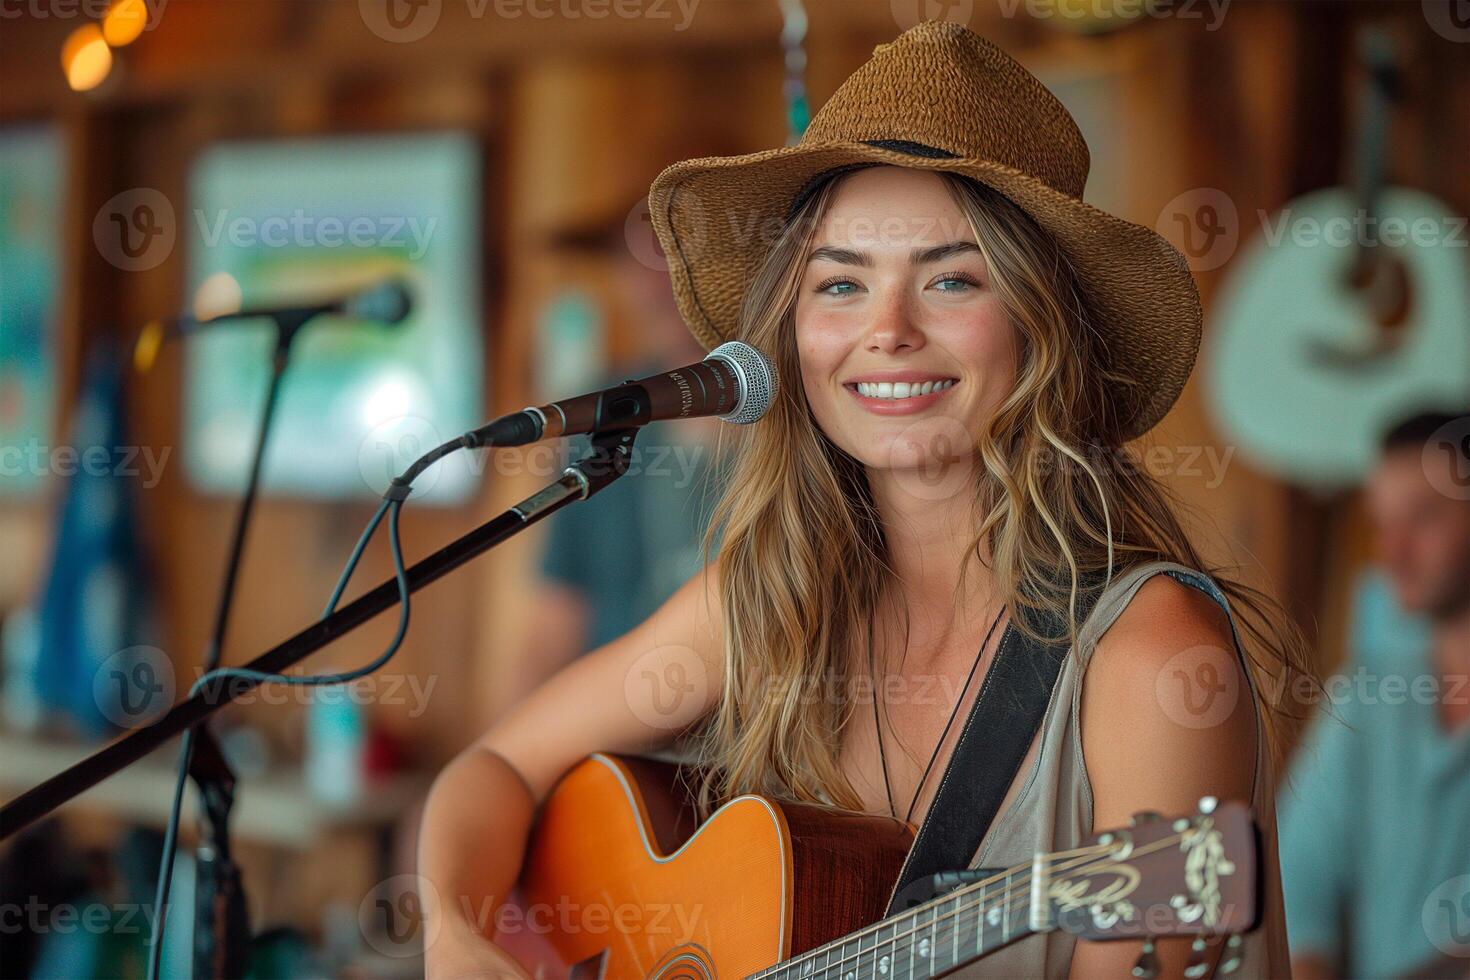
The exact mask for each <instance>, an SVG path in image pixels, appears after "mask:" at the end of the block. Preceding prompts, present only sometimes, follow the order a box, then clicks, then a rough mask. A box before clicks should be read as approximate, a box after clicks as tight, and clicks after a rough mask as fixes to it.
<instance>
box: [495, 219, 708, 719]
mask: <svg viewBox="0 0 1470 980" xmlns="http://www.w3.org/2000/svg"><path fill="white" fill-rule="evenodd" d="M640 219H641V220H640ZM552 244H553V246H554V247H556V248H557V249H558V250H559V251H561V252H562V253H563V254H566V255H568V256H581V257H589V256H590V257H596V258H600V259H605V260H607V262H608V263H610V266H611V272H612V279H613V292H614V294H615V295H614V300H615V302H616V303H617V304H618V306H619V307H621V308H622V311H623V313H624V319H625V320H626V322H627V323H628V325H629V327H630V329H629V330H628V336H627V343H626V344H624V345H620V349H621V351H622V354H621V356H619V357H618V358H616V359H615V362H614V363H613V364H611V365H609V366H608V375H607V376H606V377H604V378H602V379H600V380H599V381H597V382H595V383H594V384H593V385H592V387H605V386H608V385H613V384H617V383H620V382H622V381H626V380H630V379H637V378H643V377H648V376H650V375H653V374H657V373H659V372H661V371H665V370H668V369H670V368H675V367H681V366H683V365H686V364H691V363H693V362H695V361H699V360H702V359H703V358H704V356H705V353H706V352H705V351H704V349H703V348H701V347H700V346H699V344H698V342H696V341H695V340H694V339H693V337H691V336H690V334H689V330H688V328H687V327H685V326H684V323H683V320H682V319H681V318H680V316H679V310H678V307H677V306H675V304H674V295H673V289H672V288H671V286H670V284H669V276H668V271H667V265H666V263H665V262H664V261H663V259H662V255H661V253H660V252H659V251H658V247H657V239H656V238H655V237H654V234H653V231H652V225H651V224H649V222H648V221H647V203H646V201H645V202H644V203H643V205H642V207H641V209H640V208H635V209H634V210H633V212H632V213H631V214H630V213H628V212H626V211H619V212H614V213H607V214H603V215H601V216H598V217H596V218H594V219H593V220H591V221H588V222H586V223H584V224H580V225H576V226H573V227H569V228H564V229H562V230H561V231H559V232H558V233H557V234H555V235H554V236H553V237H552ZM589 390H590V389H589ZM544 394H546V395H547V396H548V397H552V398H555V397H562V396H567V395H573V394H579V392H573V391H561V392H546V393H544ZM719 425H720V423H719V422H718V421H716V420H714V419H686V420H680V421H678V422H661V423H656V424H654V425H650V426H648V427H647V428H645V429H644V430H643V431H642V432H640V433H639V435H638V441H637V443H636V444H635V455H634V461H633V465H632V467H631V468H630V470H629V472H628V473H627V475H625V476H623V477H620V478H619V479H618V481H617V482H616V483H614V484H613V485H612V486H610V487H608V488H607V489H606V490H603V491H602V492H601V493H599V494H598V495H597V496H596V497H593V498H592V499H590V500H588V501H586V502H585V503H580V504H575V505H573V506H571V507H568V508H566V509H565V510H562V511H559V512H558V513H556V514H555V515H553V516H552V517H550V518H549V519H548V522H547V523H548V525H549V531H548V534H547V536H546V539H545V545H544V549H545V550H544V551H543V553H542V558H541V562H540V569H539V571H540V576H539V581H538V582H537V583H536V584H534V585H533V586H532V587H531V595H530V599H529V602H530V615H529V617H528V619H529V621H528V623H527V630H526V633H525V636H526V641H525V644H524V646H523V647H522V649H520V650H517V651H515V652H514V662H513V663H511V664H508V665H507V668H508V669H507V670H506V671H505V673H504V675H503V677H504V678H505V679H504V681H503V683H502V684H500V685H499V692H498V695H499V697H498V701H499V703H500V704H501V705H502V706H503V707H509V706H510V705H513V704H515V703H516V702H517V701H518V700H520V699H521V698H523V697H525V696H526V695H527V694H529V693H530V692H531V691H533V690H535V688H536V687H538V686H539V685H540V684H541V683H542V682H543V681H545V680H546V679H547V678H549V677H550V676H551V675H552V674H554V673H556V671H558V670H559V669H561V668H562V667H564V666H566V665H567V664H568V663H570V662H571V661H572V660H573V659H575V658H576V657H578V656H580V655H582V654H583V653H586V652H588V651H590V650H593V649H595V648H597V647H599V646H601V645H602V644H604V643H606V642H608V641H609V640H612V639H615V638H616V637H618V636H621V635H622V634H624V633H626V632H628V631H629V630H630V629H632V628H633V627H634V626H637V625H638V624H639V623H641V622H643V620H645V619H647V618H648V616H649V615H651V614H652V613H653V612H654V610H656V609H657V608H658V607H659V606H660V605H662V604H663V602H664V600H665V599H667V598H668V597H669V596H670V595H672V594H673V593H674V591H675V590H676V589H678V587H679V586H681V585H683V584H684V582H686V581H688V579H689V578H690V576H692V575H693V574H694V573H695V572H697V571H698V570H699V569H700V567H701V566H702V565H703V563H704V562H703V559H704V552H703V537H704V532H705V528H706V526H707V524H708V521H709V515H710V511H711V505H712V504H713V500H714V496H715V493H714V488H713V486H711V483H710V480H709V477H708V474H709V472H710V470H711V469H712V466H711V462H712V459H711V457H712V456H713V454H714V447H715V443H716V440H717V435H718V432H717V428H718V426H719ZM587 448H588V443H587V440H585V439H579V440H576V441H575V442H574V444H573V445H572V447H571V450H572V457H571V458H573V459H575V458H578V457H580V455H581V454H582V452H584V451H585V450H586V449H587Z"/></svg>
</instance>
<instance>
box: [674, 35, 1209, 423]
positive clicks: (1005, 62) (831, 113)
mask: <svg viewBox="0 0 1470 980" xmlns="http://www.w3.org/2000/svg"><path fill="white" fill-rule="evenodd" d="M883 164H887V165H892V166H898V167H909V168H913V169H916V170H936V171H950V172H953V173H958V174H962V175H964V176H966V177H970V178H973V179H974V180H977V181H979V182H981V183H983V184H986V185H988V186H990V187H992V188H994V189H995V190H997V191H999V192H1000V193H1002V194H1004V195H1005V196H1006V197H1008V198H1010V200H1012V201H1014V202H1015V203H1016V204H1017V205H1018V206H1020V207H1021V208H1022V209H1023V210H1025V211H1026V213H1027V214H1029V215H1030V216H1031V217H1032V218H1033V219H1034V220H1035V221H1036V222H1037V224H1039V225H1040V226H1041V227H1042V228H1044V229H1046V230H1047V231H1048V232H1050V233H1051V234H1052V235H1053V236H1054V237H1055V238H1056V239H1057V241H1058V242H1059V243H1060V245H1061V247H1062V249H1063V251H1064V252H1065V253H1066V255H1067V256H1068V258H1069V259H1070V260H1071V262H1072V264H1073V265H1074V266H1075V268H1076V271H1077V273H1078V275H1079V277H1080V279H1081V286H1082V289H1083V290H1084V293H1085V296H1086V299H1087V301H1088V305H1089V306H1090V308H1091V309H1092V311H1093V313H1094V316H1095V318H1096V325H1097V327H1098V329H1099V330H1100V331H1101V333H1102V336H1103V337H1104V338H1105V341H1106V357H1107V359H1108V362H1109V366H1110V367H1111V368H1112V369H1113V370H1114V371H1117V372H1119V373H1121V374H1123V375H1124V376H1125V377H1128V378H1131V379H1133V380H1134V381H1135V382H1136V384H1133V385H1128V386H1125V387H1123V388H1122V389H1121V390H1120V391H1119V392H1118V401H1117V403H1116V406H1117V409H1118V417H1119V419H1120V420H1121V423H1122V429H1123V435H1124V436H1125V437H1126V438H1133V437H1135V436H1138V435H1142V434H1143V433H1144V432H1147V431H1148V430H1149V429H1150V428H1152V427H1153V426H1154V424H1155V423H1156V422H1158V421H1159V419H1160V418H1162V417H1163V416H1164V413H1165V412H1167V411H1168V410H1169V406H1171V405H1173V404H1174V400H1175V399H1176V398H1177V397H1178V396H1179V392H1180V390H1181V389H1182V388H1183V387H1184V382H1185V380H1186V379H1187V378H1188V377H1189V372H1190V368H1191V367H1192V366H1193V364H1194V358H1195V354H1196V352H1197V351H1198V349H1199V340H1200V319H1201V314H1200V302H1199V293H1198V291H1197V290H1196V288H1195V284H1194V280H1193V279H1192V278H1191V277H1190V274H1189V268H1188V266H1187V265H1186V264H1185V261H1184V258H1183V257H1182V256H1181V255H1180V254H1179V253H1178V252H1177V251H1175V250H1174V248H1173V247H1172V246H1171V245H1170V244H1169V243H1168V242H1166V241H1165V240H1164V239H1163V238H1162V237H1160V236H1159V235H1157V234H1155V233H1154V232H1153V231H1151V230H1150V229H1147V228H1144V227H1142V226H1140V225H1135V224H1132V223H1130V222H1127V221H1123V220H1122V219H1120V218H1115V217H1113V216H1112V215H1110V214H1107V213H1105V212H1103V211H1099V210H1097V209H1096V208H1094V207H1092V206H1091V205H1088V204H1084V203H1083V202H1082V189H1083V186H1084V185H1085V184H1086V183H1087V167H1088V152H1087V144H1086V143H1085V142H1084V141H1083V139H1082V134H1081V132H1080V131H1079V130H1078V129H1077V124H1076V123H1075V122H1074V121H1073V120H1072V117H1071V116H1070V115H1069V114H1068V113H1067V110H1066V109H1065V108H1063V107H1062V104H1061V103H1060V102H1058V101H1057V99H1056V97H1055V96H1053V95H1052V94H1051V93H1050V92H1049V91H1047V89H1046V88H1045V86H1043V85H1042V84H1041V82H1039V81H1037V79H1036V78H1035V77H1034V76H1033V75H1031V74H1030V73H1029V72H1027V71H1026V70H1025V69H1024V68H1022V67H1021V66H1020V65H1018V64H1017V63H1016V62H1015V61H1013V60H1012V59H1011V58H1010V57H1008V56H1007V55H1006V54H1004V53H1003V52H1002V51H1001V50H1000V49H999V48H997V47H995V46H994V45H993V44H991V43H990V42H988V41H986V40H984V39H983V38H981V37H979V36H978V35H976V34H974V33H973V32H971V31H970V30H968V29H966V28H965V27H962V26H960V25H957V24H952V23H946V22H928V23H923V24H920V25H919V26H917V27H914V28H913V29H911V30H909V31H907V32H905V33H904V34H903V35H901V36H900V37H899V38H898V39H897V40H895V41H893V42H892V43H891V44H884V45H881V46H879V47H878V48H877V49H876V50H875V51H874V52H873V57H872V58H871V59H869V60H868V62H867V63H866V64H864V65H863V66H862V67H861V68H859V69H858V70H857V71H856V72H855V73H853V75H852V76H851V77H850V78H848V80H847V81H846V82H844V83H843V85H842V87H841V88H839V89H838V90H837V92H836V94H834V95H833V96H832V98H831V99H830V100H828V102H827V104H826V105H824V106H823V107H822V109H821V111H820V112H818V113H817V115H816V117H815V118H814V119H813V120H812V123H811V126H810V127H809V128H808V129H807V131H806V134H805V135H804V136H803V137H802V139H801V142H800V143H799V144H797V145H796V146H792V147H784V148H781V149H776V150H766V151H763V152H760V153H751V154H748V155H745V156H736V157H707V158H703V159H698V160H686V161H684V162H683V163H677V164H675V165H674V166H672V167H670V168H668V169H667V170H665V171H664V172H663V173H662V174H660V175H659V176H658V178H657V179H656V180H655V181H654V183H653V187H652V190H651V191H650V194H649V205H650V206H649V210H650V213H651V216H652V219H653V226H654V229H655V231H656V232H657V233H658V237H659V241H660V243H661V244H662V246H663V249H664V252H665V253H666V255H667V256H668V262H669V274H670V277H671V279H672V280H673V287H674V294H675V297H676V299H677V300H678V304H679V310H680V312H681V313H682V314H683V316H684V320H685V322H686V323H687V324H688V325H689V329H690V330H692V331H693V333H694V335H695V337H697V338H698V339H699V341H700V342H701V343H703V344H704V345H705V346H706V347H713V346H714V345H716V344H719V343H721V342H723V341H725V340H728V339H730V338H732V337H733V336H734V335H735V333H736V331H737V328H738V322H739V316H740V307H741V301H742V298H743V294H744V290H745V287H746V284H747V283H749V282H750V281H751V279H752V277H753V276H754V274H755V271H756V269H757V267H758V266H759V265H760V263H761V261H762V259H763V258H764V257H765V255H766V254H767V252H768V251H769V247H770V244H771V242H772V240H773V236H772V235H771V234H770V231H769V229H771V228H780V227H781V226H782V225H783V224H784V223H785V221H786V220H787V219H788V217H789V216H790V214H791V213H792V212H793V210H794V208H795V207H796V206H797V205H799V204H800V203H801V201H802V200H803V199H804V198H805V196H807V195H809V194H810V193H811V192H812V191H813V190H814V189H815V188H816V186H818V185H820V183H821V182H822V180H823V179H825V178H826V177H827V176H830V175H831V174H832V173H833V172H834V171H836V172H842V171H844V170H850V169H856V168H859V167H862V166H870V165H883Z"/></svg>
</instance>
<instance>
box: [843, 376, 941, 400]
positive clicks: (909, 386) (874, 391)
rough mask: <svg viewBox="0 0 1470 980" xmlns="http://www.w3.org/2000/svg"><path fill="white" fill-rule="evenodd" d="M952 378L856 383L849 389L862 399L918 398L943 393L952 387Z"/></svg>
mask: <svg viewBox="0 0 1470 980" xmlns="http://www.w3.org/2000/svg"><path fill="white" fill-rule="evenodd" d="M954 383H955V381H954V379H953V378H946V379H944V380H943V381H913V382H909V381H858V382H856V383H854V384H853V385H852V386H851V387H853V388H855V389H856V390H857V393H858V394H859V395H862V396H863V397H864V398H885V399H898V398H920V397H922V396H924V395H930V394H933V393H934V392H936V391H944V390H945V389H946V388H950V387H953V386H954Z"/></svg>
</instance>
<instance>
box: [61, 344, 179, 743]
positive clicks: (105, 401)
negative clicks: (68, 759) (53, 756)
mask: <svg viewBox="0 0 1470 980" xmlns="http://www.w3.org/2000/svg"><path fill="white" fill-rule="evenodd" d="M125 364H126V361H125V359H124V358H122V357H121V356H120V355H119V354H118V352H117V350H116V349H115V348H114V347H113V346H112V345H111V344H107V343H101V344H98V345H97V346H96V347H95V348H94V349H93V351H92V353H91V356H90V358H89V359H88V363H87V370H86V372H85V374H84V376H83V380H82V385H81V390H80V396H79V401H78V404H77V407H76V414H75V416H74V418H73V420H72V426H71V437H70V440H69V443H68V445H67V446H65V447H53V448H52V449H51V451H50V452H48V453H47V454H46V455H45V460H46V462H47V464H48V465H49V467H50V469H51V472H52V473H53V474H55V475H59V476H61V477H63V478H64V479H66V481H67V483H66V489H65V492H64V499H63V502H62V504H61V508H60V512H59V515H58V518H57V524H56V535H55V539H54V544H53V548H54V550H53V553H52V559H51V567H50V570H49V571H48V573H47V577H46V581H45V585H44V588H43V590H42V593H41V597H40V600H39V603H38V612H39V640H40V650H39V656H38V657H37V658H36V662H35V670H36V672H37V676H36V689H37V691H38V693H39V696H40V699H41V701H42V704H43V708H44V709H48V713H52V714H61V715H64V716H66V717H68V718H69V719H70V720H72V721H73V722H74V723H75V724H76V726H77V727H78V729H79V730H80V731H81V732H82V733H84V734H87V735H94V736H98V735H105V734H109V733H110V732H112V731H113V730H115V729H117V728H129V727H136V726H138V725H141V724H146V723H147V722H150V721H152V720H153V719H154V718H156V717H157V716H158V714H159V713H160V712H161V710H162V709H163V708H166V707H167V706H168V704H169V703H171V702H172V700H173V696H174V682H173V671H172V668H171V667H170V665H169V661H168V658H167V657H164V656H163V655H162V654H161V653H160V652H159V651H158V650H157V649H155V648H153V647H148V646H142V645H141V644H143V643H145V642H146V640H147V639H148V637H149V636H150V635H151V634H152V615H151V608H152V607H151V603H150V601H149V598H150V597H149V594H148V588H147V583H148V578H147V575H146V574H145V563H144V561H143V560H142V557H141V554H140V550H139V545H138V537H137V529H136V526H135V515H134V506H135V503H136V500H135V497H134V492H135V489H136V485H137V484H138V483H139V482H140V481H142V480H144V479H145V478H147V477H149V476H152V477H154V478H156V476H157V473H156V472H153V470H152V469H150V468H149V467H145V466H143V465H142V463H141V462H140V458H141V457H142V453H140V452H139V451H137V448H136V447H132V449H130V448H129V446H128V441H129V440H128V437H127V432H126V424H125V417H124V404H123V376H124V372H125V371H126V367H125ZM153 458H155V459H156V457H153Z"/></svg>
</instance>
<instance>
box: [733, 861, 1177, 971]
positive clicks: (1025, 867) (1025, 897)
mask: <svg viewBox="0 0 1470 980" xmlns="http://www.w3.org/2000/svg"><path fill="white" fill-rule="evenodd" d="M1182 839H1183V834H1174V835H1172V836H1168V837H1162V838H1160V839H1159V840H1158V841H1155V842H1154V843H1152V844H1148V845H1145V846H1143V847H1139V848H1136V849H1134V850H1133V851H1132V852H1131V853H1130V854H1129V857H1132V856H1133V855H1142V854H1148V853H1151V852H1153V851H1156V850H1158V849H1159V848H1160V847H1165V846H1168V845H1170V844H1172V843H1174V842H1175V841H1179V840H1182ZM1096 847H1106V845H1094V848H1093V849H1095V848H1096ZM1084 850H1089V849H1084V848H1077V849H1075V850H1074V851H1073V852H1071V853H1077V852H1081V851H1084ZM1066 853H1069V852H1066V851H1059V852H1057V854H1056V855H1050V856H1049V857H1051V858H1055V857H1056V856H1058V855H1060V854H1066ZM1108 859H1109V856H1108V855H1106V854H1105V855H1103V856H1100V857H1098V858H1096V859H1091V858H1088V857H1079V858H1077V859H1076V860H1075V863H1074V864H1072V865H1071V866H1069V867H1064V868H1061V869H1057V868H1051V869H1049V870H1053V871H1055V870H1063V871H1077V870H1081V869H1085V868H1087V867H1089V865H1098V864H1103V863H1105V862H1106V861H1107V860H1108ZM1031 868H1032V864H1031V863H1030V862H1028V863H1026V864H1017V865H1014V866H1013V867H1011V868H1008V869H1007V870H1006V871H1005V872H1003V873H1001V874H997V875H993V876H991V877H990V878H987V879H985V880H984V881H981V882H976V883H974V884H971V885H967V886H965V887H964V888H961V889H956V891H955V893H954V894H953V895H949V896H945V897H943V898H939V899H934V900H933V902H934V904H935V907H936V908H939V907H941V906H943V905H945V904H947V903H949V902H951V901H955V900H956V898H958V897H960V896H961V895H964V894H967V893H973V892H975V891H977V890H978V891H979V893H980V895H979V899H978V900H977V901H970V902H965V903H962V904H960V905H957V906H956V907H955V908H953V909H951V910H950V911H948V912H944V913H941V914H939V915H936V916H935V917H934V918H933V919H931V920H929V921H928V922H926V923H924V924H922V925H917V926H914V927H913V928H910V929H908V930H906V931H904V932H901V933H895V934H894V935H892V936H890V937H888V938H887V939H884V940H882V942H883V943H884V944H888V943H893V942H897V941H898V940H900V939H904V938H907V937H910V936H914V935H916V934H917V933H919V932H921V931H923V930H926V929H933V928H934V926H935V925H936V924H938V923H939V922H940V921H941V920H946V919H948V920H955V917H956V916H959V915H960V914H962V913H964V912H967V911H970V910H972V909H974V908H976V907H977V906H978V907H980V908H981V910H982V912H983V911H988V910H985V909H984V905H985V899H986V896H985V892H986V891H987V890H988V888H989V886H990V885H991V884H994V883H996V882H997V881H1000V880H1002V879H1009V878H1010V877H1011V876H1012V875H1014V874H1016V873H1018V872H1022V871H1029V870H1031ZM1028 878H1029V875H1028V876H1027V877H1026V878H1022V879H1021V881H1019V882H1016V883H1014V884H1024V885H1026V889H1025V890H1024V891H1023V892H1022V893H1021V894H1019V895H1017V896H1016V897H1015V898H1014V899H1012V900H1011V901H1010V902H1009V903H1008V904H1006V905H999V906H996V907H997V908H1001V909H1004V910H1005V912H1006V914H1007V917H1009V914H1010V912H1011V910H1012V909H1018V908H1021V907H1023V906H1025V905H1027V904H1029V902H1030V887H1029V881H1028ZM1008 883H1009V882H1008ZM916 911H917V910H916ZM916 911H915V912H910V913H907V914H908V915H910V916H912V915H914V914H916ZM963 925H964V923H963V922H960V921H958V920H955V921H954V923H953V926H954V927H953V928H952V929H949V931H947V932H946V933H944V936H945V937H946V938H948V937H953V936H955V935H957V934H958V932H959V930H960V928H962V927H963ZM982 926H983V923H982ZM946 928H948V924H946ZM882 929H883V923H882V922H879V923H876V924H875V925H872V926H868V927H867V928H865V929H861V930H859V931H857V932H855V933H853V934H852V935H850V936H847V937H845V938H844V939H842V940H841V941H840V945H839V949H838V952H841V948H840V947H842V946H846V945H847V944H848V943H851V942H853V941H855V940H858V939H861V938H862V937H864V936H865V935H866V934H867V933H870V932H879V931H881V930H882ZM935 938H937V935H936V937H935ZM829 945H830V944H829ZM824 948H827V947H819V948H817V949H814V950H809V951H808V952H806V953H803V954H802V955H801V956H799V957H796V958H793V959H790V960H787V961H786V962H785V963H781V964H777V966H775V967H771V968H770V969H771V970H780V971H785V970H786V969H788V968H790V967H791V966H794V965H796V964H799V963H803V962H805V961H806V960H807V959H808V958H810V957H813V956H815V955H816V954H817V953H820V952H821V951H822V949H824ZM875 948H876V942H875V944H874V946H873V947H869V948H868V949H865V950H859V951H858V952H856V953H851V954H849V955H847V956H844V957H842V958H841V959H838V960H836V961H834V962H832V963H828V964H827V965H825V966H823V967H822V969H821V972H820V974H818V973H817V972H815V971H814V972H813V973H812V974H810V976H818V975H821V976H825V975H826V974H827V973H828V971H830V970H831V969H832V968H834V967H837V968H840V967H841V966H842V965H843V964H844V963H847V962H848V961H849V960H852V959H855V958H861V957H862V956H863V955H865V954H867V953H871V952H873V950H874V949H875ZM766 975H768V974H766V973H764V972H762V973H757V974H754V975H753V976H754V977H761V976H766ZM769 975H775V974H769Z"/></svg>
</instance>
